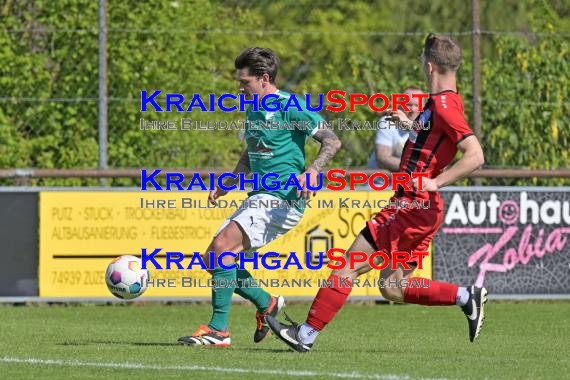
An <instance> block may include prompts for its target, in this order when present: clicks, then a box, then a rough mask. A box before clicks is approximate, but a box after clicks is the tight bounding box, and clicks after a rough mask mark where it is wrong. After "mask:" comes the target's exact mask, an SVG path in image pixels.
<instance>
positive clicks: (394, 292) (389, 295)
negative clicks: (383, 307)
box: [380, 280, 404, 302]
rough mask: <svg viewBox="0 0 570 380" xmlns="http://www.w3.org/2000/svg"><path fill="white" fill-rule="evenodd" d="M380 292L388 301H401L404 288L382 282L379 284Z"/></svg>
mask: <svg viewBox="0 0 570 380" xmlns="http://www.w3.org/2000/svg"><path fill="white" fill-rule="evenodd" d="M387 281H388V280H386V282H387ZM380 293H381V294H382V297H384V298H386V299H387V300H388V301H393V302H402V300H403V299H404V289H402V288H400V287H398V286H389V285H388V284H383V285H382V286H380Z"/></svg>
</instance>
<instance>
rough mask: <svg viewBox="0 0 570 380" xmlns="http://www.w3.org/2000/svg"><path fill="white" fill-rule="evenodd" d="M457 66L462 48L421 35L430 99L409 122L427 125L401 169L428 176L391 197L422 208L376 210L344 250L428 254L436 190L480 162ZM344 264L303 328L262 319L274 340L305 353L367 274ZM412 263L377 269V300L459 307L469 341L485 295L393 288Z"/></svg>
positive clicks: (358, 265) (448, 288)
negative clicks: (423, 206) (422, 202)
mask: <svg viewBox="0 0 570 380" xmlns="http://www.w3.org/2000/svg"><path fill="white" fill-rule="evenodd" d="M460 63H461V49H460V48H459V46H458V45H457V43H455V42H454V41H453V40H452V39H450V38H448V37H444V36H437V35H433V34H430V35H429V36H428V37H427V38H426V41H425V44H424V48H423V52H422V64H423V68H424V71H425V74H426V77H427V82H428V85H429V90H430V97H429V99H428V101H427V103H426V104H425V105H424V107H423V108H424V110H423V112H422V113H421V114H420V115H419V116H418V118H417V119H416V121H418V122H419V124H420V125H421V123H427V122H429V125H430V128H428V129H425V130H424V129H422V130H420V131H419V132H418V133H414V132H413V131H412V133H410V137H409V140H408V141H407V143H406V145H405V147H404V151H403V154H402V160H401V162H400V171H401V172H406V173H408V174H411V173H427V177H425V178H423V181H422V182H423V190H422V191H420V190H419V189H418V180H417V178H416V179H414V181H413V183H412V187H411V188H412V189H413V190H404V188H403V187H400V188H399V189H398V191H397V192H396V193H395V194H394V196H393V199H408V200H411V199H417V200H419V199H429V205H430V206H429V209H419V208H415V209H393V208H388V209H384V210H382V211H381V212H380V213H378V215H377V216H376V217H375V218H374V219H372V220H370V221H368V223H367V225H366V227H365V228H364V229H363V230H362V231H361V232H360V234H359V235H358V236H357V237H356V239H355V241H354V242H353V243H352V245H351V246H350V248H349V249H348V252H364V253H366V254H367V255H370V254H372V253H374V252H377V251H382V252H384V253H386V254H387V255H388V257H390V255H391V253H392V252H394V251H406V252H410V253H411V252H412V251H416V252H422V251H427V250H428V245H429V243H430V242H431V240H432V238H433V236H434V235H435V233H436V232H437V230H438V229H439V227H440V225H441V223H442V220H443V201H442V199H441V197H440V195H439V192H438V190H439V189H440V188H442V187H444V186H447V185H449V184H451V183H453V182H455V181H457V180H459V179H461V178H464V177H466V176H468V175H469V174H471V173H472V172H473V171H474V170H476V169H478V168H479V167H481V166H482V165H483V162H484V158H483V151H482V149H481V145H480V144H479V141H478V140H477V138H476V137H475V136H474V135H473V132H472V131H471V129H470V128H469V125H468V124H467V121H466V120H465V117H464V115H463V102H462V100H461V96H460V95H459V94H458V92H457V85H456V72H457V69H458V68H459V65H460ZM392 119H395V120H400V121H407V122H411V121H410V120H408V119H407V118H406V115H405V114H404V113H403V112H402V111H396V112H393V113H392ZM458 150H460V151H461V152H463V156H462V157H461V158H460V159H459V160H458V161H457V162H456V163H455V164H454V165H452V166H451V167H450V168H449V169H447V170H446V171H443V170H444V168H446V167H447V166H448V165H449V164H450V163H451V162H452V161H453V159H454V158H455V155H456V154H457V151H458ZM400 186H401V185H400ZM377 258H378V257H377ZM346 260H347V264H346V265H345V267H344V268H343V269H339V270H335V271H333V272H332V274H331V276H330V277H329V279H328V281H329V283H330V282H331V280H332V283H333V284H334V285H333V286H332V287H323V288H321V289H319V292H318V293H317V295H316V297H315V299H314V301H313V304H312V306H311V309H310V311H309V314H308V316H307V320H306V322H305V323H304V324H302V325H298V324H296V323H295V322H293V321H292V320H291V319H289V318H288V317H287V319H288V320H289V321H290V322H291V323H292V325H288V324H283V323H281V322H279V321H278V320H277V319H275V318H270V317H267V322H268V324H269V326H270V328H271V329H272V330H273V332H274V333H275V335H276V336H277V337H278V338H279V339H281V340H282V341H283V342H285V343H287V344H288V345H289V346H290V347H291V348H292V349H294V350H295V351H299V352H305V351H309V350H311V348H312V346H313V343H314V341H315V338H316V337H317V335H318V334H319V333H320V332H321V331H322V330H323V329H324V327H325V326H326V325H327V324H328V323H330V322H331V321H332V319H333V318H334V316H335V315H336V314H337V313H338V311H339V310H340V309H341V308H342V307H343V305H344V304H345V302H346V300H347V298H348V296H349V294H350V292H351V290H352V284H351V282H352V280H354V279H355V278H357V277H358V276H360V275H362V274H365V273H367V272H369V271H370V270H371V269H372V268H371V266H370V264H368V262H367V260H366V262H356V261H355V263H354V268H355V269H350V265H349V263H350V260H349V256H348V255H346ZM379 264H380V263H377V265H379ZM415 264H417V263H408V266H409V269H405V267H404V266H403V265H401V264H398V268H397V269H392V264H390V265H388V266H387V267H386V268H385V269H383V270H381V271H380V279H383V281H381V282H382V283H383V284H385V285H386V284H387V285H388V286H386V287H382V288H381V289H380V291H381V293H382V295H383V296H384V297H385V298H386V299H388V300H390V301H394V302H405V303H412V304H420V305H430V306H436V305H459V306H460V307H461V309H462V311H463V313H465V316H466V317H467V321H468V323H469V339H470V340H471V342H473V341H474V340H475V339H476V338H477V336H478V335H479V332H480V331H481V327H482V325H483V320H484V304H485V302H486V301H487V290H486V289H485V288H478V287H475V286H471V287H468V288H465V287H459V286H458V285H455V284H450V283H445V282H439V281H434V280H431V281H430V282H429V284H430V286H429V287H421V286H412V285H410V286H408V287H398V286H397V284H401V283H402V282H400V281H401V280H403V279H409V280H411V279H412V277H411V273H412V270H413V269H415ZM418 282H419V283H420V284H422V283H426V282H427V281H421V280H419V281H417V282H416V281H409V282H408V283H409V284H413V285H415V284H417V283H418Z"/></svg>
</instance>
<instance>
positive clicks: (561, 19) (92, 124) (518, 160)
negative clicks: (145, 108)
mask: <svg viewBox="0 0 570 380" xmlns="http://www.w3.org/2000/svg"><path fill="white" fill-rule="evenodd" d="M567 5H568V4H567V2H565V1H554V0H553V1H549V2H547V1H532V2H519V1H515V0H503V1H496V2H483V4H482V9H481V24H482V29H483V30H503V31H520V32H538V33H539V34H538V35H535V34H524V33H523V34H520V35H512V34H506V35H489V34H484V35H483V37H482V38H483V45H482V56H483V61H482V63H481V65H482V89H483V93H482V98H483V127H482V129H483V143H484V147H485V150H486V158H487V164H488V165H489V166H491V167H523V168H560V167H570V164H569V163H570V161H569V160H570V158H569V157H568V149H567V148H568V142H569V140H570V128H569V127H568V122H567V118H566V117H565V116H566V115H567V114H568V111H569V109H568V108H569V107H568V104H569V103H568V101H567V99H568V98H569V97H570V84H569V77H568V73H570V65H569V54H570V44H569V37H568V32H570V24H569V23H568V14H569V12H570V11H569V10H568V6H567ZM0 14H1V16H2V21H3V22H2V29H3V30H2V32H1V33H0V44H1V46H2V48H1V49H0V58H1V62H2V69H1V70H2V76H1V78H0V91H1V92H2V94H3V95H2V96H3V97H2V101H1V103H0V166H1V167H3V168H13V167H19V168H22V167H37V168H87V167H90V168H93V167H97V165H98V132H97V126H98V108H97V97H98V33H97V31H98V30H97V19H98V8H97V2H96V1H92V0H62V1H50V0H38V1H31V0H30V1H6V2H4V3H3V5H0ZM470 25H471V9H470V6H469V2H463V1H457V2H449V1H443V0H433V1H431V2H416V1H410V0H403V1H388V2H385V1H382V2H380V1H375V2H369V1H361V0H356V1H352V0H350V1H349V0H340V1H329V0H325V1H319V2H314V1H309V0H298V1H295V2H289V1H273V0H271V1H270V0H258V1H252V2H249V1H248V2H246V1H241V0H240V1H238V0H227V1H206V0H193V1H182V0H177V1H176V0H175V1H173V0H168V1H166V0H164V1H152V2H151V1H148V2H147V1H135V0H128V1H109V2H108V28H109V33H108V49H107V55H108V95H109V102H108V106H109V111H108V124H109V133H108V135H109V138H108V142H109V144H108V155H109V166H110V167H125V168H126V167H129V168H133V167H134V168H138V167H164V168H168V167H189V168H195V167H221V168H227V169H231V168H232V167H233V165H234V164H235V162H236V160H237V159H238V157H239V155H240V152H241V150H242V149H243V142H242V141H241V139H240V133H239V132H237V131H231V132H227V131H226V132H220V131H141V130H140V129H139V120H140V119H141V118H144V119H146V120H149V121H152V120H180V119H181V118H191V119H193V120H202V121H207V120H227V121H232V120H240V119H243V118H244V114H243V113H238V112H232V113H223V112H213V113H203V112H193V113H179V112H165V113H155V112H140V96H141V90H148V91H154V90H162V91H163V93H178V94H183V95H185V96H186V99H187V101H186V102H185V105H188V104H189V99H190V98H191V96H192V94H195V93H199V94H201V95H202V96H203V97H206V98H207V95H208V94H217V95H219V94H222V93H233V94H236V93H237V90H238V88H237V82H236V80H235V73H234V69H233V62H234V59H235V57H236V56H237V55H238V54H239V53H240V52H241V51H242V50H243V49H244V48H246V47H250V46H263V47H271V48H272V49H274V50H275V51H276V52H277V53H278V54H279V56H280V58H281V61H282V66H281V68H280V72H279V79H278V84H279V87H280V88H282V89H284V90H286V91H289V92H294V93H297V94H305V93H311V94H317V93H326V92H328V91H330V90H333V89H340V90H345V91H347V92H352V93H364V94H371V93H375V92H381V93H385V94H387V93H394V92H400V91H401V90H402V89H403V88H404V87H406V86H408V85H420V86H422V87H424V88H425V84H424V79H423V74H422V72H421V68H420V64H419V60H418V56H419V53H420V49H421V45H422V41H423V39H424V37H425V35H426V34H427V32H429V31H435V32H450V33H458V32H468V31H469V30H470ZM403 33H404V34H403ZM560 33H566V34H560ZM456 38H457V40H458V41H459V43H460V44H461V46H462V47H463V49H464V62H463V65H462V67H461V69H460V72H459V88H460V91H461V93H462V94H463V98H464V101H465V104H466V112H467V116H468V119H469V117H470V113H471V99H472V96H471V85H472V83H471V81H472V79H471V51H470V48H471V36H470V35H469V34H460V35H456ZM161 104H162V105H164V97H162V98H161ZM323 114H324V116H325V117H326V118H327V119H329V120H337V119H339V118H350V119H352V120H358V121H361V122H363V121H372V120H376V119H377V115H376V114H374V113H373V112H372V111H370V110H366V109H364V107H362V108H361V109H360V110H358V112H354V113H349V112H343V113H340V114H335V113H331V112H324V113H323ZM338 134H339V135H340V137H341V139H342V140H343V143H344V147H345V149H344V150H343V151H342V152H341V153H340V154H339V155H338V156H337V158H336V159H335V162H334V163H333V165H335V166H343V167H345V166H363V165H366V163H367V158H368V156H369V153H370V152H371V150H372V148H373V136H374V131H365V130H363V131H339V132H338ZM308 151H309V154H308V155H309V157H310V158H312V157H314V156H315V155H316V153H317V151H318V145H317V144H314V143H310V144H309V145H308ZM35 183H37V184H43V185H72V184H74V185H79V184H92V183H96V181H94V180H78V179H74V180H70V179H68V180H63V179H46V180H41V181H36V182H35ZM134 183H136V181H132V180H116V181H115V182H114V184H116V185H121V184H134ZM516 183H525V181H518V182H516ZM526 183H529V182H528V181H526ZM532 183H535V184H538V183H549V184H554V183H562V181H560V180H543V181H538V180H535V181H534V182H532Z"/></svg>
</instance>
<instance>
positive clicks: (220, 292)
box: [208, 268, 236, 331]
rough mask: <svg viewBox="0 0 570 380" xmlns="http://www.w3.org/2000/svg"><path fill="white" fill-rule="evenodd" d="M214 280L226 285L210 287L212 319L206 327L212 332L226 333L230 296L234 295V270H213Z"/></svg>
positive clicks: (230, 303) (230, 302)
mask: <svg viewBox="0 0 570 380" xmlns="http://www.w3.org/2000/svg"><path fill="white" fill-rule="evenodd" d="M212 278H213V279H214V280H216V281H217V282H219V281H220V280H226V282H227V283H226V284H224V281H222V283H221V285H222V286H220V287H212V308H213V309H214V310H213V313H212V319H211V320H210V323H208V327H209V328H211V329H212V330H217V331H226V330H227V329H228V324H229V323H228V318H229V315H230V307H231V305H232V295H233V294H234V290H235V285H236V281H235V279H236V268H233V269H222V268H216V269H214V274H213V276H212Z"/></svg>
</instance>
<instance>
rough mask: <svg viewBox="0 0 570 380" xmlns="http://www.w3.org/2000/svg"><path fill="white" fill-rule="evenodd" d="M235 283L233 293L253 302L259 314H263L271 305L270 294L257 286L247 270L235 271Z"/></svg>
mask: <svg viewBox="0 0 570 380" xmlns="http://www.w3.org/2000/svg"><path fill="white" fill-rule="evenodd" d="M237 283H238V286H237V287H236V290H235V292H236V293H237V294H239V295H240V296H242V297H243V298H245V299H246V300H249V301H251V302H253V304H254V305H255V307H256V308H257V310H258V311H259V312H260V313H265V312H266V311H267V309H269V305H270V304H271V294H269V293H267V292H266V291H265V290H263V288H261V287H260V286H259V284H258V283H257V281H255V278H253V276H252V275H251V273H249V272H248V271H247V269H239V270H237Z"/></svg>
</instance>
